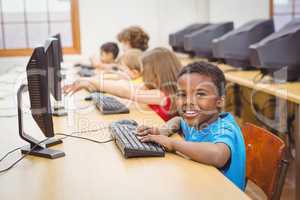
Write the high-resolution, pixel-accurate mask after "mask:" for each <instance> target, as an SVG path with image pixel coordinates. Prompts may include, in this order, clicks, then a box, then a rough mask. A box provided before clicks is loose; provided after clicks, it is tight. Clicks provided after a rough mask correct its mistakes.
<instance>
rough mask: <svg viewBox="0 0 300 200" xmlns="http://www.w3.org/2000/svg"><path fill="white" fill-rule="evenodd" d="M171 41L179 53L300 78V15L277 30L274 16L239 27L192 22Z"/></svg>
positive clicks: (230, 23) (172, 35) (171, 35)
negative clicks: (279, 71)
mask: <svg viewBox="0 0 300 200" xmlns="http://www.w3.org/2000/svg"><path fill="white" fill-rule="evenodd" d="M169 44H170V45H171V46H172V48H173V49H174V50H175V51H178V52H184V53H188V54H190V55H195V56H200V57H204V58H208V59H211V60H219V61H222V62H224V63H228V64H230V65H232V66H234V67H237V68H241V69H252V68H259V69H260V70H261V71H262V73H263V74H270V75H272V76H274V77H275V76H276V75H277V78H279V79H283V80H286V81H295V80H298V79H299V77H300V18H298V19H294V20H292V21H291V22H290V23H288V24H287V25H285V26H284V27H283V28H281V29H280V30H278V31H276V32H275V29H274V22H273V20H272V19H268V20H253V21H250V22H248V23H246V24H244V25H242V26H241V27H238V28H236V29H234V24H233V22H225V23H216V24H209V23H203V24H192V25H190V26H187V27H185V28H184V29H181V30H179V31H177V32H175V33H172V34H170V35H169ZM281 69H282V70H281ZM278 70H281V73H277V72H278ZM276 73H277V74H276ZM275 78H276V77H275Z"/></svg>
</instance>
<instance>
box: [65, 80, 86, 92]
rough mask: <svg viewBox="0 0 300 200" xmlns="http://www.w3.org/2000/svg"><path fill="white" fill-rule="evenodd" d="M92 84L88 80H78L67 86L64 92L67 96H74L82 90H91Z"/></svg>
mask: <svg viewBox="0 0 300 200" xmlns="http://www.w3.org/2000/svg"><path fill="white" fill-rule="evenodd" d="M90 87H91V84H89V82H88V81H87V80H77V81H75V82H74V83H72V84H69V85H65V86H64V87H63V91H64V93H65V94H70V93H71V94H73V93H75V92H77V91H79V90H81V89H88V90H90V89H91V88H90Z"/></svg>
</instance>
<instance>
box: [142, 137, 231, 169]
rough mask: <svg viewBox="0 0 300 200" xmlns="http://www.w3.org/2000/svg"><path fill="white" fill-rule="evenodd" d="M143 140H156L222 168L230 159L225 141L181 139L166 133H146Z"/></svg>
mask: <svg viewBox="0 0 300 200" xmlns="http://www.w3.org/2000/svg"><path fill="white" fill-rule="evenodd" d="M141 141H142V142H156V143H158V144H160V145H162V146H164V147H165V148H166V149H167V150H168V151H178V152H180V153H182V154H184V155H186V156H188V157H189V158H191V159H192V160H194V161H197V162H200V163H204V164H208V165H212V166H215V167H217V168H222V167H223V166H224V165H225V164H226V163H227V162H228V160H229V159H230V156H231V152H230V149H229V147H228V146H227V145H226V144H224V143H216V144H213V143H206V142H187V141H179V140H175V139H173V138H169V137H166V136H164V135H150V134H148V135H146V136H143V137H142V138H141Z"/></svg>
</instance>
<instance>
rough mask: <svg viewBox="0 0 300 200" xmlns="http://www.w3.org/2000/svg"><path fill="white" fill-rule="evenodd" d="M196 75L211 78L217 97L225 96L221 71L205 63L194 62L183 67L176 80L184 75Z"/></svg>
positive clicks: (223, 78) (224, 81) (224, 83)
mask: <svg viewBox="0 0 300 200" xmlns="http://www.w3.org/2000/svg"><path fill="white" fill-rule="evenodd" d="M192 73H197V74H201V75H205V76H208V77H210V78H211V80H212V82H213V83H214V85H215V86H216V87H217V89H218V93H219V94H218V95H219V96H224V95H225V87H226V79H225V76H224V73H223V72H222V70H220V69H219V68H218V67H217V66H215V65H212V64H210V63H207V62H202V61H201V62H194V63H191V64H188V65H187V66H185V67H183V68H182V69H181V71H180V72H179V73H178V74H177V80H178V79H179V78H180V77H181V76H183V75H184V74H192Z"/></svg>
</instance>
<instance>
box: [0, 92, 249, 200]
mask: <svg viewBox="0 0 300 200" xmlns="http://www.w3.org/2000/svg"><path fill="white" fill-rule="evenodd" d="M82 96H83V95H80V94H78V95H76V96H75V99H76V100H75V101H76V102H77V105H78V106H80V107H81V108H83V107H86V109H82V110H81V111H80V112H70V115H69V116H68V117H63V118H55V120H54V122H55V132H64V133H71V131H74V130H88V129H95V128H99V127H103V128H105V127H107V125H108V122H110V121H114V120H117V119H121V118H131V119H135V120H137V121H138V122H139V123H144V124H147V125H155V124H156V125H159V124H161V123H163V121H162V120H161V119H160V118H159V117H158V116H157V115H156V114H155V113H153V111H151V110H149V109H146V108H147V107H145V106H142V107H143V108H144V110H143V112H142V111H141V110H139V109H137V105H134V104H133V105H132V106H131V107H130V111H131V112H130V114H125V115H107V116H104V115H101V114H100V113H99V112H98V111H97V110H95V109H94V108H93V107H92V106H91V107H89V106H88V105H89V103H87V102H80V98H82ZM25 121H26V122H25V123H26V127H25V128H26V130H27V133H29V130H30V134H33V135H35V136H38V135H39V131H38V129H37V128H36V126H35V124H34V123H33V121H32V119H30V115H27V117H26V120H25ZM0 122H1V127H2V129H1V130H2V131H1V135H0V137H1V145H0V152H2V153H1V154H2V155H3V153H4V152H7V151H9V150H11V149H12V148H14V147H18V146H20V145H23V144H24V142H22V141H21V140H20V139H19V137H18V132H17V131H18V129H17V119H16V118H8V119H0ZM81 136H84V137H92V138H93V139H98V140H104V139H107V138H108V137H110V133H109V132H108V130H107V129H104V130H103V131H99V132H98V133H85V134H81ZM53 148H55V149H60V150H63V151H64V152H65V153H66V156H65V157H63V158H59V159H56V160H48V159H43V158H37V157H31V156H28V157H26V158H25V159H24V160H23V161H22V162H21V163H19V164H18V165H17V166H15V167H14V168H13V169H12V170H10V171H8V172H7V173H4V174H1V175H0V199H3V200H19V199H30V200H35V199H38V200H40V199H43V200H68V199H70V200H77V199H78V200H82V199H89V200H102V199H103V200H106V199H130V200H133V199H170V200H176V199H181V200H189V199H197V200H198V199H239V200H241V199H249V198H248V197H247V196H246V195H245V194H244V193H243V192H242V191H240V190H239V189H238V188H237V187H236V186H235V185H233V183H231V182H230V181H229V180H227V179H226V178H225V177H224V176H223V175H222V174H221V173H220V172H219V171H218V170H217V169H216V168H214V167H210V166H206V165H203V164H200V163H196V162H193V161H190V160H187V159H185V158H182V157H180V156H179V155H175V154H170V153H167V154H166V157H165V158H136V159H124V157H123V156H122V155H121V153H120V151H119V150H118V148H117V147H116V145H115V143H114V142H111V143H107V144H96V143H91V142H88V141H83V140H78V139H73V138H67V139H65V140H64V143H63V144H62V145H58V146H56V147H53ZM19 157H20V152H18V153H15V154H14V155H13V156H11V157H10V158H9V159H7V160H5V162H4V163H5V164H4V163H1V165H0V166H1V168H4V166H7V165H8V162H9V161H10V162H12V161H13V160H15V159H16V158H19Z"/></svg>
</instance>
